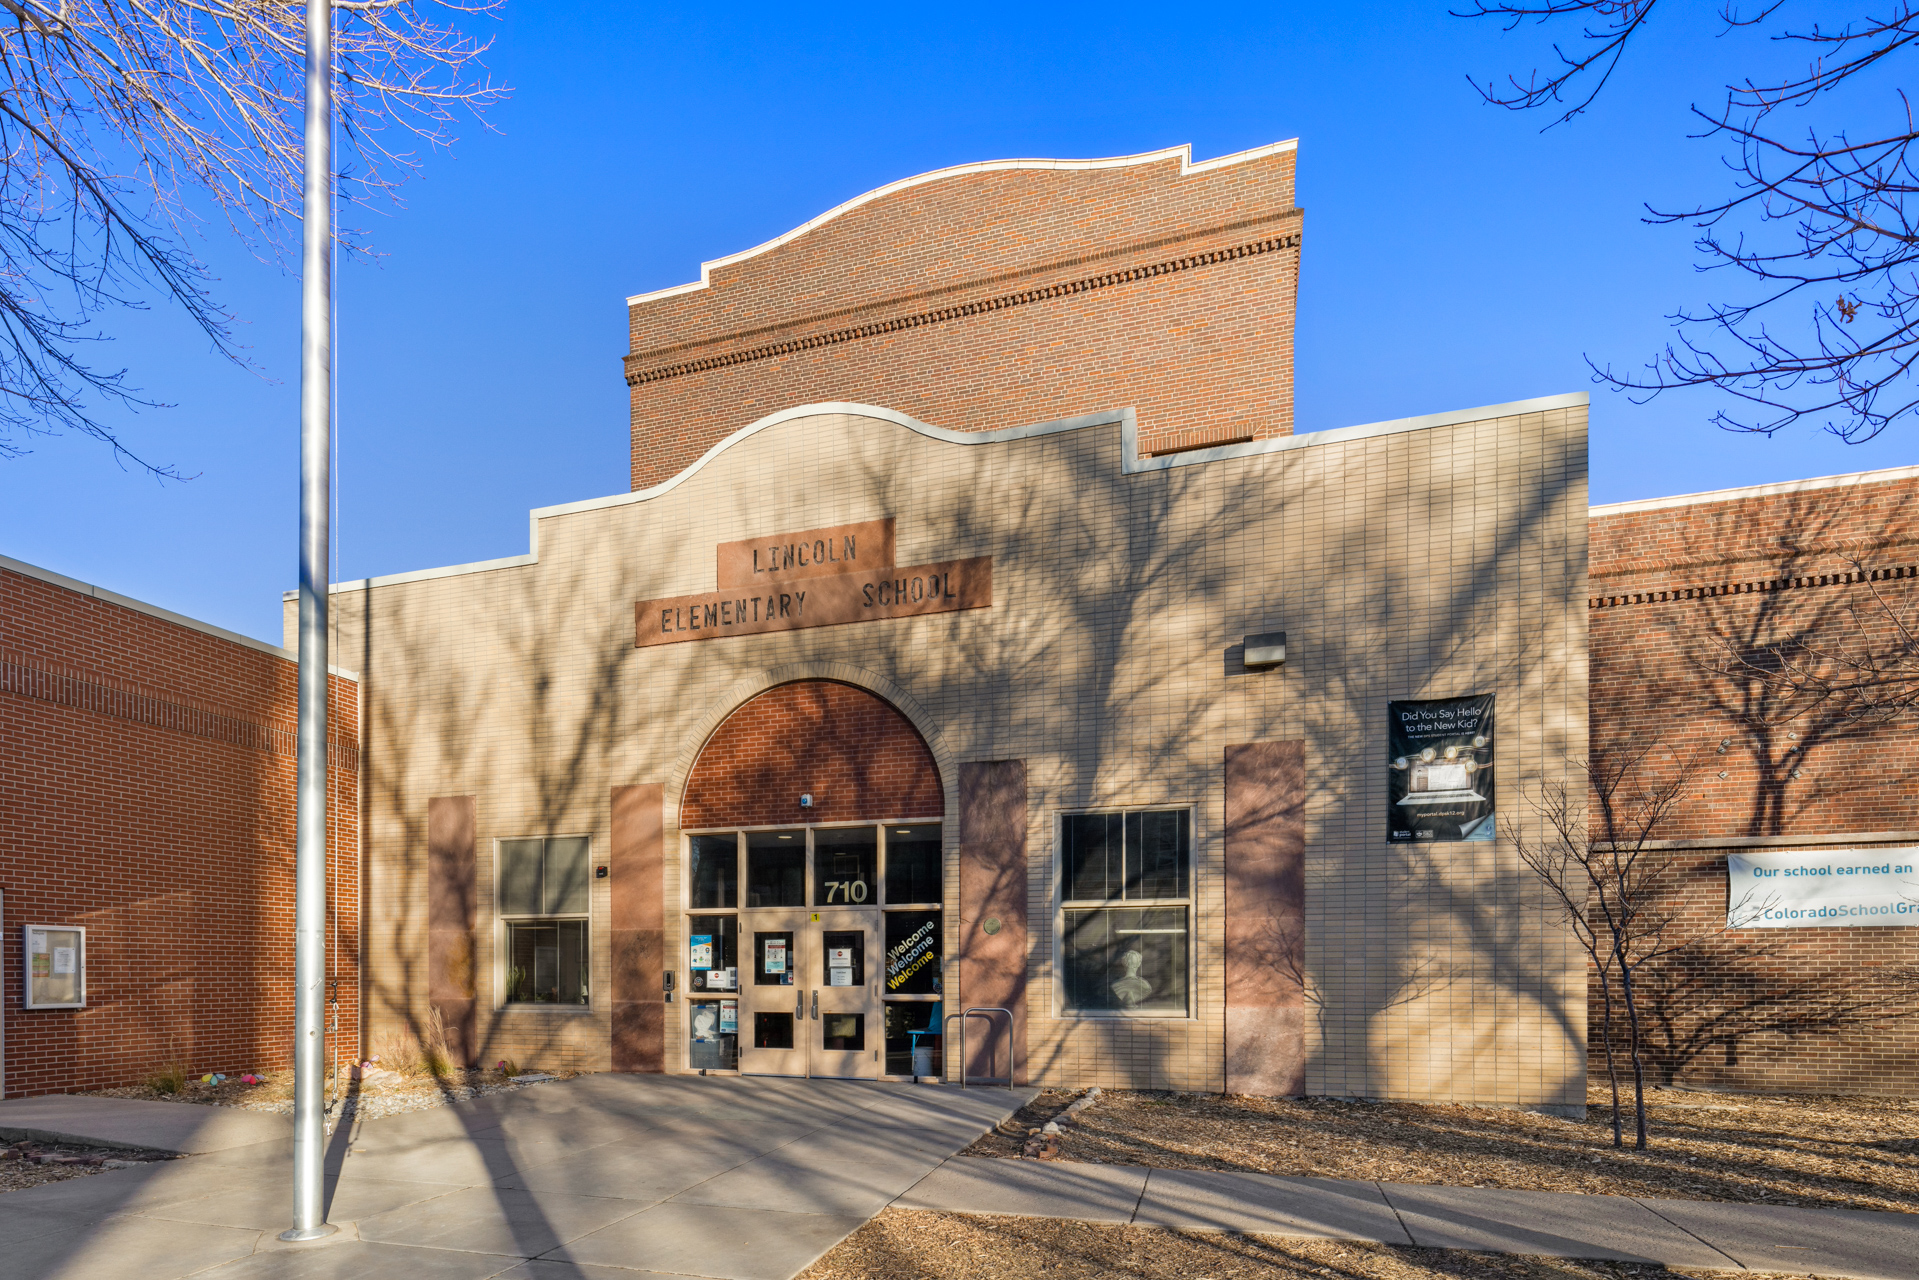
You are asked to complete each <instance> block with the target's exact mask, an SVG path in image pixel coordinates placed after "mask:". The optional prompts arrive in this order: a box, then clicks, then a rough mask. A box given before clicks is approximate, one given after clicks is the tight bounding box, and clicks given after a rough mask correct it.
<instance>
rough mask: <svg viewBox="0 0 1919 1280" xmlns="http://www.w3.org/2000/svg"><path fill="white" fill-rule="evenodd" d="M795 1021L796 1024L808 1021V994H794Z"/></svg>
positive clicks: (800, 992) (797, 992)
mask: <svg viewBox="0 0 1919 1280" xmlns="http://www.w3.org/2000/svg"><path fill="white" fill-rule="evenodd" d="M793 1020H794V1021H795V1022H805V1021H806V993H805V992H804V991H795V992H794V993H793Z"/></svg>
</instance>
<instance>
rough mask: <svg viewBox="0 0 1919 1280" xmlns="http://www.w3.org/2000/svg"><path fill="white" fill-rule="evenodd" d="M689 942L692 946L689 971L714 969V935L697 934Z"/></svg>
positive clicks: (688, 965) (688, 964)
mask: <svg viewBox="0 0 1919 1280" xmlns="http://www.w3.org/2000/svg"><path fill="white" fill-rule="evenodd" d="M688 941H689V942H690V943H691V944H692V946H691V948H690V950H691V953H692V955H691V958H690V959H689V960H688V961H687V966H686V967H687V968H689V969H711V968H712V967H713V935H712V934H710V933H696V934H694V935H693V936H692V937H691V938H689V939H688Z"/></svg>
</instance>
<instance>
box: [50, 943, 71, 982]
mask: <svg viewBox="0 0 1919 1280" xmlns="http://www.w3.org/2000/svg"><path fill="white" fill-rule="evenodd" d="M73 952H74V948H72V947H55V948H54V949H53V972H54V976H56V977H59V976H61V975H64V974H70V973H72V972H73Z"/></svg>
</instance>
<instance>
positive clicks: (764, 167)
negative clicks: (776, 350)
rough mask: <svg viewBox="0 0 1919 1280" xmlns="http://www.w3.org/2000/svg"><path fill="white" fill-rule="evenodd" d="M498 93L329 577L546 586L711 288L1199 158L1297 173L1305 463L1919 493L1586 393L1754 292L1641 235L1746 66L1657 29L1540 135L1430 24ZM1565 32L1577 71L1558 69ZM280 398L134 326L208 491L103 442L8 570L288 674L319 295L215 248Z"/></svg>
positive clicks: (353, 308) (7, 482) (763, 20)
mask: <svg viewBox="0 0 1919 1280" xmlns="http://www.w3.org/2000/svg"><path fill="white" fill-rule="evenodd" d="M476 25H477V27H478V28H479V29H483V30H484V29H490V30H491V31H492V33H493V34H494V35H496V36H497V39H498V43H497V46H496V49H495V51H494V54H493V55H492V57H491V59H490V65H491V66H492V68H493V69H494V71H495V72H496V74H497V75H498V77H499V78H500V79H501V80H503V81H504V82H506V83H507V84H509V85H511V86H512V87H513V89H514V95H513V97H512V99H511V100H510V101H508V102H507V103H506V104H504V105H503V106H501V107H499V108H498V109H496V110H495V111H494V112H493V113H492V114H491V116H490V121H491V123H492V125H493V127H494V131H492V132H488V131H486V130H484V129H480V128H477V127H473V128H467V129H466V130H464V136H463V137H462V138H461V140H460V142H459V143H458V145H457V147H456V148H455V150H454V153H453V154H451V155H442V156H436V157H433V158H432V159H430V160H429V161H428V163H427V166H426V170H425V173H424V175H423V176H422V177H421V178H420V179H419V180H418V181H417V182H415V183H414V184H412V185H410V186H409V187H408V188H407V189H406V201H407V207H406V208H405V209H403V210H399V211H397V212H395V213H394V214H393V215H392V216H390V217H384V218H381V219H378V220H376V221H375V223H374V224H373V232H374V236H373V239H374V244H375V246H376V247H377V249H378V250H379V251H380V252H381V253H382V254H383V255H384V256H383V257H382V258H381V259H380V261H379V262H378V263H377V264H373V265H367V264H362V263H353V264H349V265H348V266H347V267H345V268H344V269H343V271H342V273H341V276H340V279H339V282H338V290H339V300H338V304H337V305H338V317H339V324H340V339H339V343H338V346H337V347H336V362H337V366H338V380H339V393H338V401H337V408H338V415H339V424H338V428H337V432H338V451H339V464H338V469H337V471H336V479H337V485H338V498H337V503H338V517H337V523H336V539H335V544H336V558H335V561H334V566H335V575H334V576H335V577H336V578H337V579H350V578H358V577H364V576H367V575H370V574H380V573H392V572H399V571H403V570H407V569H417V568H425V567H429V566H433V565H441V564H453V563H460V562H464V561H471V560H481V559H487V558H490V557H494V556H502V555H514V554H518V553H520V552H523V551H524V550H525V549H526V512H527V509H528V508H530V507H535V506H541V505H545V504H549V503H556V502H565V501H570V500H573V499H577V498H585V497H592V496H597V495H601V494H607V493H614V492H618V491H620V490H623V489H624V488H625V487H626V449H627V440H626V430H627V418H626V389H625V386H624V385H623V383H622V382H621V378H620V356H621V355H622V354H623V353H624V351H625V311H624V299H625V297H626V295H628V294H630V293H635V292H640V291H643V290H648V289H655V288H659V287H662V286H665V285H671V284H677V283H681V282H683V281H687V280H691V279H694V278H695V277H696V276H697V274H698V269H699V263H700V262H701V260H703V259H707V258H714V257H719V256H722V255H724V254H728V253H732V252H734V251H736V250H739V249H743V248H746V247H748V246H751V245H754V244H757V243H759V242H760V241H762V240H765V239H767V238H769V237H771V236H775V235H778V234H779V233H781V232H783V231H785V230H787V229H789V228H791V227H792V226H794V225H795V224H797V223H800V222H803V221H805V220H806V219H808V218H811V217H813V216H814V215H816V214H818V213H820V212H822V211H823V210H825V209H828V208H830V207H832V206H833V205H835V204H837V203H839V202H840V201H842V200H845V199H847V198H849V197H851V196H854V195H857V194H859V193H860V192H862V191H865V190H868V189H870V188H872V187H875V186H879V185H881V184H883V183H886V182H890V181H892V180H894V179H897V178H901V177H905V176H908V175H911V174H915V173H921V172H924V171H926V170H929V169H936V168H940V167H943V166H946V165H952V164H960V163H965V162H968V161H975V160H985V159H993V158H998V157H1006V156H1073V157H1081V156H1108V155H1124V154H1131V153H1136V152H1140V151H1147V150H1152V149H1155V148H1159V147H1165V146H1170V145H1176V144H1179V143H1187V142H1190V143H1191V144H1192V145H1193V148H1194V156H1195V158H1196V159H1204V158H1206V157H1210V156H1216V155H1221V154H1224V153H1227V152H1232V151H1238V150H1241V149H1244V148H1247V147H1253V146H1258V145H1260V144H1263V143H1267V142H1272V141H1275V140H1277V139H1281V138H1290V137H1298V138H1299V139H1300V156H1299V195H1300V203H1301V204H1302V205H1303V206H1304V208H1305V210H1306V223H1305V226H1306V239H1305V249H1304V253H1305V258H1304V266H1303V275H1302V286H1301V295H1300V318H1299V337H1298V388H1299V390H1298V396H1299V400H1298V406H1297V421H1298V426H1299V429H1301V430H1313V429H1317V428H1324V427H1336V426H1346V425H1351V424H1355V423H1363V422H1373V421H1378V420H1381V419H1387V418H1396V417H1404V416H1407V415H1411V414H1420V413H1432V412H1438V411H1443V410H1448V409H1456V408H1466V407H1470V406H1474V405H1481V404H1492V403H1498V402H1502V401H1508V400H1516V399H1522V398H1526V397H1530V396H1539V395H1549V394H1554V393H1558V392H1564V391H1579V390H1592V391H1593V394H1594V408H1593V415H1592V463H1593V467H1592V475H1593V480H1592V496H1593V500H1594V501H1595V502H1607V501H1617V500H1622V499H1628V498H1639V497H1651V496H1656V495H1660V494H1668V493H1683V492H1691V491H1696V490H1700V489H1711V488H1722V487H1726V486H1731V485H1741V484H1755V483H1763V482H1768V481H1776V480H1789V479H1796V478H1800V477H1804V476H1814V475H1828V474H1833V473H1836V472H1845V471H1859V470H1866V469H1869V468H1875V467H1890V466H1902V465H1906V464H1909V463H1913V462H1916V461H1919V443H1916V442H1919V435H1915V432H1919V427H1910V426H1895V427H1894V428H1893V429H1892V430H1891V431H1889V432H1887V433H1886V434H1885V436H1884V437H1882V438H1881V439H1880V440H1878V441H1875V442H1872V443H1870V444H1867V445H1862V446H1848V445H1844V444H1842V443H1840V442H1838V441H1837V440H1834V439H1832V438H1831V437H1827V436H1823V435H1821V434H1819V433H1818V432H1816V431H1815V430H1813V429H1811V428H1800V429H1797V430H1795V431H1793V432H1790V433H1782V434H1780V435H1778V436H1776V437H1773V438H1770V439H1768V438H1765V437H1750V436H1733V435H1728V434H1727V433H1725V432H1722V431H1719V430H1716V429H1714V428H1713V427H1711V426H1709V425H1707V422H1706V419H1707V418H1708V416H1709V415H1710V413H1711V412H1712V410H1713V409H1714V408H1715V407H1717V402H1716V401H1715V400H1714V399H1713V398H1712V396H1711V394H1710V393H1704V394H1692V395H1690V396H1672V397H1666V398H1663V399H1661V400H1659V401H1656V402H1655V403H1653V404H1651V405H1648V406H1635V405H1633V404H1631V403H1630V402H1629V401H1628V400H1626V399H1625V398H1624V397H1621V396H1618V395H1615V394H1612V393H1610V392H1607V391H1604V390H1602V389H1600V388H1595V387H1592V385H1591V383H1590V379H1589V375H1588V372H1587V369H1586V366H1585V363H1584V356H1586V355H1587V354H1591V355H1593V356H1594V357H1596V358H1598V359H1601V360H1610V361H1612V362H1614V363H1615V364H1618V365H1621V366H1629V365H1634V364H1636V363H1638V362H1639V361H1640V360H1642V359H1644V357H1645V356H1646V355H1647V354H1649V353H1650V352H1651V351H1653V350H1654V349H1655V348H1656V347H1657V346H1658V344H1659V343H1660V342H1662V341H1663V339H1664V337H1665V334H1666V332H1667V330H1666V325H1665V321H1664V319H1663V317H1664V316H1665V315H1666V314H1667V313H1668V312H1670V311H1671V310H1673V309H1674V308H1675V307H1677V306H1680V305H1684V304H1694V305H1696V304H1699V303H1701V302H1704V301H1708V300H1712V299H1714V298H1716V297H1719V296H1722V292H1723V290H1726V289H1737V288H1738V287H1739V283H1738V282H1737V281H1724V282H1723V283H1722V281H1721V280H1720V279H1719V278H1717V277H1701V276H1700V275H1699V274H1698V273H1697V272H1696V270H1695V266H1694V261H1695V260H1694V257H1693V255H1692V252H1691V250H1690V247H1689V236H1688V235H1687V234H1686V233H1685V232H1684V231H1681V230H1674V229H1671V228H1657V227H1648V226H1645V225H1643V224H1642V223H1641V221H1640V217H1641V213H1642V209H1641V206H1642V203H1643V202H1645V201H1647V200H1654V201H1666V202H1668V203H1678V202H1684V201H1687V200H1689V199H1693V198H1698V197H1710V196H1712V195H1714V194H1716V193H1717V192H1718V191H1719V190H1720V189H1721V188H1720V184H1721V182H1722V181H1723V178H1722V176H1721V170H1720V168H1719V159H1718V157H1719V149H1718V147H1717V145H1716V144H1713V143H1710V142H1697V141H1689V140H1688V139H1687V137H1686V134H1687V133H1688V132H1689V129H1690V125H1689V121H1688V118H1687V116H1686V108H1687V106H1688V104H1689V103H1692V102H1695V101H1696V102H1701V103H1710V102H1711V101H1713V100H1714V98H1715V96H1716V95H1715V86H1716V85H1717V84H1719V83H1722V82H1723V81H1724V80H1725V79H1726V78H1727V76H1728V75H1729V74H1731V73H1732V72H1733V71H1734V70H1735V69H1743V68H1744V66H1745V63H1744V62H1743V61H1742V60H1741V59H1740V57H1739V55H1741V54H1743V53H1744V52H1746V51H1747V50H1749V49H1750V48H1751V47H1752V46H1751V44H1750V43H1745V42H1742V43H1740V44H1738V45H1734V44H1733V43H1732V42H1728V41H1724V40H1719V39H1716V38H1714V35H1713V29H1712V28H1711V26H1710V25H1708V24H1707V23H1706V22H1705V21H1704V20H1703V19H1702V20H1701V21H1700V24H1699V25H1698V26H1696V27H1693V28H1684V27H1682V26H1677V25H1674V26H1670V27H1667V28H1659V29H1656V30H1655V31H1654V34H1655V35H1657V36H1659V37H1660V40H1661V41H1662V43H1660V44H1659V45H1657V46H1656V47H1652V46H1649V47H1648V48H1647V49H1645V50H1644V51H1643V54H1644V55H1645V56H1643V57H1642V58H1641V59H1639V60H1637V61H1632V62H1629V63H1628V64H1627V66H1626V67H1625V68H1624V69H1623V70H1622V72H1621V74H1620V75H1619V76H1618V77H1617V78H1616V79H1615V82H1614V84H1613V85H1612V87H1611V89H1610V90H1609V91H1608V94H1607V96H1606V98H1604V99H1602V100H1601V103H1600V105H1599V107H1598V109H1597V110H1596V111H1595V112H1594V113H1593V114H1592V115H1591V116H1589V117H1587V118H1586V119H1584V120H1582V121H1580V122H1577V123H1576V124H1574V125H1572V126H1570V127H1561V128H1557V129H1553V130H1550V131H1547V132H1544V133H1542V132H1541V131H1540V127H1541V125H1543V124H1544V123H1545V121H1544V119H1542V118H1535V117H1533V116H1521V115H1514V114H1511V113H1506V112H1502V111H1498V110H1495V109H1493V108H1490V107H1487V106H1484V105H1482V104H1481V103H1480V102H1479V100H1478V98H1477V96H1476V95H1475V94H1474V92H1473V91H1472V89H1471V87H1470V86H1469V85H1468V84H1467V82H1466V76H1467V74H1468V73H1469V72H1470V73H1474V74H1477V75H1480V76H1482V77H1483V76H1485V75H1487V74H1490V73H1497V72H1500V71H1503V70H1508V69H1517V70H1522V71H1523V70H1524V69H1526V68H1527V67H1530V66H1531V65H1533V64H1534V63H1536V62H1537V61H1538V60H1539V58H1540V57H1541V55H1542V54H1543V53H1544V52H1545V48H1546V46H1545V44H1544V43H1543V42H1542V38H1541V37H1540V36H1539V34H1538V33H1536V32H1527V31H1522V32H1519V33H1515V34H1513V35H1502V34H1501V33H1500V31H1499V29H1498V28H1497V27H1496V26H1495V25H1493V24H1490V23H1486V22H1483V21H1482V22H1468V21H1464V20H1460V19H1455V18H1450V17H1448V16H1447V15H1446V12H1445V4H1444V0H1440V2H1439V3H1419V4H1404V5H1398V6H1393V5H1386V6H1371V7H1366V8H1363V9H1361V8H1356V7H1353V6H1327V5H1311V6H1306V5H1292V4H1264V5H1257V6H1210V7H1179V8H1174V7H1170V6H1161V7H1152V8H1147V7H1134V8H1128V7H1126V6H1124V5H1114V4H1099V5H1090V4H1089V5H1078V6H1064V5H1062V6H1035V5H1021V6H1000V7H989V6H983V5H977V4H973V5H966V6H958V7H929V6H915V7H902V6H886V7H878V6H841V7H837V8H834V9H831V10H828V9H826V8H824V7H820V6H812V7H802V8H794V7H791V6H778V7H765V8H747V7H740V8H735V9H732V10H731V11H729V12H725V13H719V14H706V13H688V12H685V11H672V10H665V9H654V8H650V7H646V6H640V5H595V6H585V5H569V4H562V3H548V4H545V5H534V4H530V3H526V2H525V0H510V3H509V5H508V7H507V9H506V11H505V14H504V16H503V20H501V21H499V22H497V23H480V24H476ZM1561 34H1562V35H1563V34H1567V33H1561ZM201 248H202V251H203V253H204V256H205V257H206V259H207V261H208V262H210V263H211V264H212V266H213V268H214V270H215V272H216V274H217V275H218V276H219V277H220V285H219V289H220V296H221V298H222V300H223V301H224V302H225V303H226V304H227V305H228V306H229V307H230V308H232V309H233V310H234V311H235V312H237V313H238V315H239V316H240V317H241V318H242V320H243V321H244V322H245V323H244V325H243V327H242V330H243V341H244V342H246V344H247V345H248V347H249V348H250V352H249V354H250V356H251V358H252V359H253V361H254V362H255V363H256V364H257V365H258V366H259V370H260V371H259V372H252V371H247V370H242V369H237V368H235V367H233V366H232V365H230V364H227V363H226V362H224V361H222V360H220V359H219V358H217V357H215V356H213V355H212V354H211V353H209V352H208V351H207V349H206V343H205V340H204V339H203V338H199V337H198V336H197V335H196V334H195V333H194V332H193V331H192V330H191V329H190V328H189V327H188V326H187V325H186V324H185V323H184V321H183V319H182V317H181V316H179V315H178V314H177V313H174V312H170V311H167V310H165V309H163V308H162V309H156V310H154V311H152V312H149V313H145V314H138V315H129V316H120V317H115V318H114V320H113V322H112V323H113V326H114V330H113V331H114V333H115V335H116V338H117V341H116V342H115V343H114V344H113V345H112V346H111V347H110V348H109V349H108V350H107V351H106V352H105V353H104V356H103V359H104V360H106V361H110V362H112V363H114V364H120V363H124V364H125V365H126V366H128V368H129V369H130V370H131V374H130V381H132V382H133V383H135V384H136V385H138V386H141V387H143V388H144V389H145V390H146V392H147V393H148V394H149V395H151V396H153V397H155V398H157V399H160V400H163V401H166V402H168V403H169V404H170V405H171V406H172V407H170V408H165V409H158V410H149V411H146V412H143V413H141V414H139V415H137V416H132V417H126V416H125V415H121V416H117V417H115V419H114V420H115V421H116V423H119V422H124V424H125V430H126V431H127V434H128V436H129V438H130V439H131V440H132V441H133V442H135V443H136V445H137V446H138V447H140V448H142V449H144V450H145V451H147V452H148V453H150V454H151V455H153V456H155V457H157V458H160V459H163V460H166V461H169V462H172V463H174V464H176V465H177V466H179V468H180V469H181V470H182V471H184V472H186V473H189V474H194V475H196V476H197V478H196V479H194V480H192V481H191V482H189V483H184V484H168V485H159V484H156V483H155V482H154V481H152V480H151V479H147V478H145V477H142V476H140V475H137V474H132V473H128V472H124V471H122V470H120V469H119V468H118V467H116V465H115V464H114V462H113V461H112V459H111V458H110V457H109V456H108V454H107V453H106V452H105V451H104V450H103V449H102V448H100V447H99V446H98V445H95V444H93V443H92V442H90V441H87V440H83V439H78V438H62V439H52V440H42V441H40V442H39V443H38V444H37V446H36V449H35V452H34V453H33V454H31V455H30V456H28V457H25V458H22V459H18V460H14V461H10V462H0V496H3V497H4V501H0V553H4V554H7V555H10V556H14V557H16V558H19V559H22V560H26V561H29V562H32V563H35V564H40V565H44V566H46V567H48V568H51V569H55V570H58V571H60V572H62V573H67V574H70V575H72V576H74V577H77V578H82V579H85V580H87V581H91V582H95V583H98V584H100V585H103V586H106V587H109V588H111V589H113V590H116V591H121V592H125V593H126V594H129V595H133V596H137V597H140V598H142V599H147V600H151V601H153V602H155V603H157V604H161V605H164V606H166V607H168V608H172V609H176V610H179V611H180V612H183V613H187V614H191V615H193V616H196V617H200V618H204V619H206V620H208V621H210V622H214V623H217V624H219V625H222V626H226V627H230V628H232V629H234V630H236V631H241V632H245V633H247V634H250V635H255V636H259V637H262V638H264V639H269V640H273V641H275V642H277V641H278V640H279V636H280V592H281V591H282V590H283V589H285V588H287V587H289V586H291V585H292V584H293V582H294V568H295V520H296V505H295V498H296V492H297V489H296V485H297V465H298V459H297V451H296V446H297V437H298V377H297V374H298V363H297V362H298V354H299V352H298V339H299V334H298V316H299V311H298V309H299V292H298V282H297V281H296V280H295V279H293V278H292V277H291V276H290V275H288V274H286V273H285V272H283V271H282V270H281V269H280V268H278V267H277V266H273V265H270V264H262V263H259V262H256V261H255V260H253V259H252V258H250V257H249V256H247V255H246V253H245V252H243V251H241V250H240V249H238V248H237V247H236V246H235V245H233V244H231V243H229V242H226V241H224V240H220V239H209V240H208V241H207V242H206V243H205V244H204V245H203V246H201Z"/></svg>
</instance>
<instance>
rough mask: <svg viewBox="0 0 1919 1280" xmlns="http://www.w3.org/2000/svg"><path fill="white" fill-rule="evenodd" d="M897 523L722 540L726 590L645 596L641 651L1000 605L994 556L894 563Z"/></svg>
mask: <svg viewBox="0 0 1919 1280" xmlns="http://www.w3.org/2000/svg"><path fill="white" fill-rule="evenodd" d="M893 557H894V538H893V517H891V516H888V517H887V518H886V519H884V520H868V521H865V522H863V523H860V524H843V525H835V526H834V527H832V528H830V529H810V530H808V531H806V532H805V533H786V534H780V535H778V536H776V537H771V538H748V539H745V540H743V541H740V542H722V543H720V545H719V547H718V549H717V559H718V562H719V566H718V569H719V571H718V575H717V580H718V582H719V590H717V591H708V592H704V593H702V594H700V595H694V596H668V597H665V598H663V599H659V600H641V601H639V602H637V603H636V604H635V605H634V606H633V611H634V640H633V643H634V646H635V647H636V648H645V647H646V646H648V645H656V644H680V643H682V642H684V641H687V640H717V639H719V638H721V637H723V636H751V635H761V634H764V633H765V632H769V631H798V630H801V629H802V628H805V627H834V626H838V625H840V624H841V623H846V622H871V621H874V620H876V619H879V618H913V617H918V616H919V615H921V614H925V613H951V612H953V611H954V610H956V609H986V608H990V607H991V606H992V603H993V557H991V556H975V557H972V558H970V559H966V560H941V561H936V562H935V563H932V564H918V565H910V566H907V567H905V568H901V567H898V566H896V565H895V564H894V563H893Z"/></svg>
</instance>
